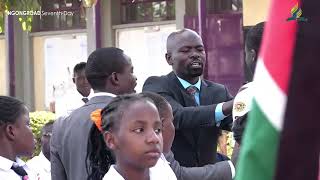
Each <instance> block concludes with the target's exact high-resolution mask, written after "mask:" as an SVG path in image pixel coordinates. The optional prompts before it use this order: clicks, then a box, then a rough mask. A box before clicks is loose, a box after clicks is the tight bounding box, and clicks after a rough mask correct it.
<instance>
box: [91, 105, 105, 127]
mask: <svg viewBox="0 0 320 180" xmlns="http://www.w3.org/2000/svg"><path fill="white" fill-rule="evenodd" d="M101 111H102V109H97V110H95V111H93V112H92V113H91V116H90V117H91V121H93V122H94V124H95V125H96V126H97V128H98V129H99V131H101V132H102V127H101V125H102V117H101Z"/></svg>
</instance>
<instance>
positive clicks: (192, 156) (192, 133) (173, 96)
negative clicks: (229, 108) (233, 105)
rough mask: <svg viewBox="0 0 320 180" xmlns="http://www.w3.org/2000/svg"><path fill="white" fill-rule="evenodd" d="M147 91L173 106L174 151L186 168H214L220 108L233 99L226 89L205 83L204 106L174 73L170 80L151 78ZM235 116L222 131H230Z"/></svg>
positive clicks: (201, 98) (203, 91)
mask: <svg viewBox="0 0 320 180" xmlns="http://www.w3.org/2000/svg"><path fill="white" fill-rule="evenodd" d="M143 91H151V92H156V93H158V94H160V95H162V96H163V97H165V98H166V99H167V100H168V101H169V103H170V104H171V106H172V109H173V115H174V121H173V123H174V126H175V128H176V135H175V138H174V142H173V145H172V151H173V153H174V155H175V158H176V160H178V161H179V162H180V164H181V165H182V166H186V167H195V166H203V165H206V164H214V163H215V158H216V149H217V138H218V137H217V136H218V127H217V126H216V123H215V108H216V104H218V103H220V102H225V101H228V100H230V99H232V97H231V95H230V94H229V92H228V90H227V89H226V87H225V86H223V85H221V84H217V83H213V82H210V81H207V80H202V82H201V90H200V106H195V102H194V100H193V97H191V96H190V95H189V94H188V93H187V92H186V90H185V89H184V88H183V86H182V85H181V83H180V81H179V80H178V78H177V77H176V75H175V74H174V73H173V72H171V73H169V74H168V75H166V76H161V77H155V76H153V77H149V78H148V79H147V80H146V81H145V83H144V85H143ZM231 124H232V116H229V117H227V118H225V119H224V120H223V121H222V123H221V124H220V128H222V129H226V130H230V127H231Z"/></svg>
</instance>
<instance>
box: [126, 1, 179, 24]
mask: <svg viewBox="0 0 320 180" xmlns="http://www.w3.org/2000/svg"><path fill="white" fill-rule="evenodd" d="M174 19H175V1H174V0H167V1H163V0H121V22H122V24H127V23H138V22H152V21H165V20H174Z"/></svg>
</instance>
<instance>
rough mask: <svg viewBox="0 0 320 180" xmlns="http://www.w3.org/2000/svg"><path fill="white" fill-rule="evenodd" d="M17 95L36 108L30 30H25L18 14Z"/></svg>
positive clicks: (15, 29)
mask: <svg viewBox="0 0 320 180" xmlns="http://www.w3.org/2000/svg"><path fill="white" fill-rule="evenodd" d="M13 30H14V31H13V33H14V47H13V48H14V61H15V96H16V97H17V98H19V99H21V100H23V101H24V102H25V103H26V105H27V106H28V107H29V108H30V109H31V110H33V109H34V89H33V87H34V85H33V83H34V78H33V63H32V58H31V53H30V50H31V47H32V46H31V43H30V37H29V34H28V32H26V31H23V30H22V27H21V23H20V22H19V20H18V16H13Z"/></svg>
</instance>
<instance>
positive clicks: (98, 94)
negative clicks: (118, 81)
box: [90, 92, 116, 98]
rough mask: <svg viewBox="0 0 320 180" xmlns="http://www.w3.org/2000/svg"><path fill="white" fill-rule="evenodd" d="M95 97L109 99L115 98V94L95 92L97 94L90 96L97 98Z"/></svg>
mask: <svg viewBox="0 0 320 180" xmlns="http://www.w3.org/2000/svg"><path fill="white" fill-rule="evenodd" d="M97 96H110V97H116V95H115V94H112V93H107V92H97V93H94V94H92V96H91V97H90V98H93V97H97Z"/></svg>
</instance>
